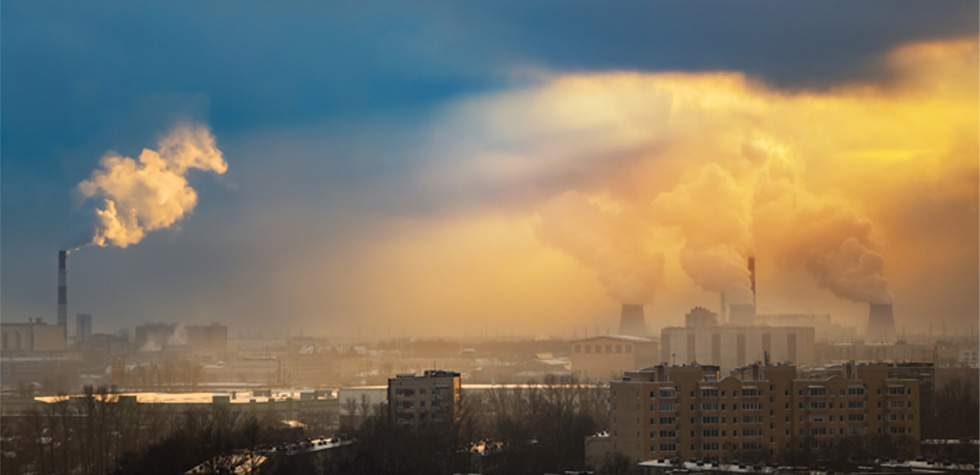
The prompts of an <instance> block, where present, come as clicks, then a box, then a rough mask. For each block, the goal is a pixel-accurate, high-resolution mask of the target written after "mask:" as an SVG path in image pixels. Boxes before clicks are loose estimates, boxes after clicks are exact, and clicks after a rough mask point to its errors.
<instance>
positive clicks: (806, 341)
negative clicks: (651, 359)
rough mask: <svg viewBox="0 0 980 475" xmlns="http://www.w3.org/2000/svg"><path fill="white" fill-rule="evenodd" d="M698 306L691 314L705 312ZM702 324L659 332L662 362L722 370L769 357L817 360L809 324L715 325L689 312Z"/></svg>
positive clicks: (796, 361) (801, 361)
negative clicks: (706, 366) (711, 366)
mask: <svg viewBox="0 0 980 475" xmlns="http://www.w3.org/2000/svg"><path fill="white" fill-rule="evenodd" d="M698 310H702V311H703V310H704V309H699V308H696V309H694V310H693V311H692V313H698V314H700V313H703V312H699V311H698ZM688 317H689V318H688V323H697V324H699V326H686V327H667V328H664V329H663V330H661V333H660V350H661V361H665V362H666V361H669V362H671V363H676V362H681V363H687V364H696V363H701V364H708V365H716V366H720V367H722V369H723V370H727V369H732V368H734V367H737V366H743V365H746V364H748V363H752V362H756V361H764V360H766V359H767V358H768V359H771V360H772V361H784V362H792V363H794V364H799V365H807V364H811V363H812V362H813V361H814V349H815V346H814V331H813V328H809V327H762V326H716V325H711V323H712V322H713V321H715V320H712V319H710V318H708V317H706V316H704V315H696V316H693V318H692V315H691V314H689V315H688Z"/></svg>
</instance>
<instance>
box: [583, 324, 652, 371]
mask: <svg viewBox="0 0 980 475" xmlns="http://www.w3.org/2000/svg"><path fill="white" fill-rule="evenodd" d="M571 355H572V357H571V363H572V374H573V375H575V376H576V377H577V378H579V379H580V380H583V381H587V380H601V381H611V380H614V379H618V378H619V377H621V376H622V375H623V372H624V371H631V370H634V369H639V368H644V367H647V366H650V365H653V364H656V363H658V362H659V361H660V358H659V353H658V345H657V342H656V341H654V340H650V339H647V338H640V337H635V336H626V335H607V336H597V337H592V338H585V339H582V340H574V341H572V342H571Z"/></svg>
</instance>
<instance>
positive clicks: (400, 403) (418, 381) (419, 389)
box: [388, 370, 461, 430]
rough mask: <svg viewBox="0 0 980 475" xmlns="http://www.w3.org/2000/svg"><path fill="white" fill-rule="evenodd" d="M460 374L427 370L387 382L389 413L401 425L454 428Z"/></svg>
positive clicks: (457, 416)
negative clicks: (419, 374) (420, 374)
mask: <svg viewBox="0 0 980 475" xmlns="http://www.w3.org/2000/svg"><path fill="white" fill-rule="evenodd" d="M460 394H461V391H460V379H459V373H456V372H453V371H441V370H426V371H425V372H424V373H423V374H422V376H416V375H414V374H400V375H398V376H396V377H394V378H389V379H388V412H389V414H390V415H391V417H392V418H394V420H395V421H397V422H398V423H399V424H403V425H406V426H409V427H411V428H413V429H415V430H418V429H419V428H420V427H423V426H442V427H444V428H449V427H451V426H452V425H453V424H454V423H455V422H456V421H458V420H459V415H460V414H459V410H460V405H459V402H460Z"/></svg>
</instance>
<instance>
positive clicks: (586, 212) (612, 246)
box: [536, 191, 664, 304]
mask: <svg viewBox="0 0 980 475" xmlns="http://www.w3.org/2000/svg"><path fill="white" fill-rule="evenodd" d="M540 217H541V221H540V222H539V224H538V226H537V229H536V231H537V234H538V236H539V238H540V239H541V240H542V241H544V242H545V243H548V244H550V245H552V246H554V247H556V248H558V249H560V250H562V251H564V252H566V253H567V254H570V255H571V256H573V257H574V258H575V259H577V260H578V261H579V262H581V263H582V264H584V265H586V266H588V267H590V268H592V269H594V270H595V272H596V274H597V275H598V278H599V281H600V282H602V284H603V285H605V287H606V290H607V291H608V292H609V295H610V297H612V298H613V299H615V300H617V301H618V302H621V303H631V304H646V303H650V302H651V301H653V298H654V294H655V292H656V291H657V289H658V288H659V287H661V286H662V285H663V274H664V256H663V253H661V252H659V251H656V250H654V249H651V247H652V246H651V244H650V240H649V238H650V231H651V230H650V228H649V225H648V223H647V222H645V221H644V220H643V219H640V217H639V216H635V215H634V214H633V213H632V212H630V210H629V209H626V208H623V205H622V203H617V202H613V201H611V200H608V199H605V200H603V199H600V198H590V197H589V196H586V195H584V194H582V193H579V192H576V191H568V192H565V193H564V194H562V195H560V196H558V197H557V198H555V199H553V200H552V201H550V202H549V203H548V204H546V205H545V206H544V207H543V208H542V209H541V211H540Z"/></svg>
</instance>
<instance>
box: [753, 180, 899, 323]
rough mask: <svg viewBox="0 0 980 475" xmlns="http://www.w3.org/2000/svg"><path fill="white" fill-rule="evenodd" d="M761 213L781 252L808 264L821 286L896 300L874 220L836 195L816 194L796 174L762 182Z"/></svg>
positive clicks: (862, 298)
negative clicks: (875, 234)
mask: <svg viewBox="0 0 980 475" xmlns="http://www.w3.org/2000/svg"><path fill="white" fill-rule="evenodd" d="M756 200H757V202H756V207H755V217H756V220H757V222H758V223H759V225H760V227H763V228H765V229H767V230H768V232H769V233H770V234H771V235H770V236H768V240H769V242H771V245H772V246H773V247H774V248H775V249H774V250H775V251H777V256H779V258H780V259H782V260H783V261H785V262H787V263H789V264H791V265H802V266H804V267H805V268H806V269H807V271H808V272H809V273H810V275H811V276H813V278H814V280H815V281H816V283H817V285H818V286H820V287H821V288H825V289H827V290H830V291H831V292H832V293H833V294H834V295H835V296H837V297H840V298H843V299H847V300H851V301H854V302H868V303H876V304H883V303H891V301H892V298H891V294H890V293H889V291H888V281H887V280H886V279H885V273H884V267H885V265H884V263H885V260H884V258H883V257H882V255H881V254H880V252H879V244H878V242H877V241H876V240H875V238H874V225H873V223H872V222H871V221H870V220H868V219H867V218H864V217H863V216H861V215H860V214H858V213H857V212H856V211H854V210H852V209H851V208H850V207H849V206H848V205H847V203H846V202H844V201H840V200H838V199H835V198H834V197H831V196H816V195H813V194H812V193H809V192H808V191H807V190H805V189H803V188H802V187H801V186H799V184H798V183H796V181H795V178H794V177H791V176H790V177H782V178H778V179H776V180H772V181H767V180H762V181H761V182H760V184H759V189H758V193H757V194H756Z"/></svg>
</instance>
